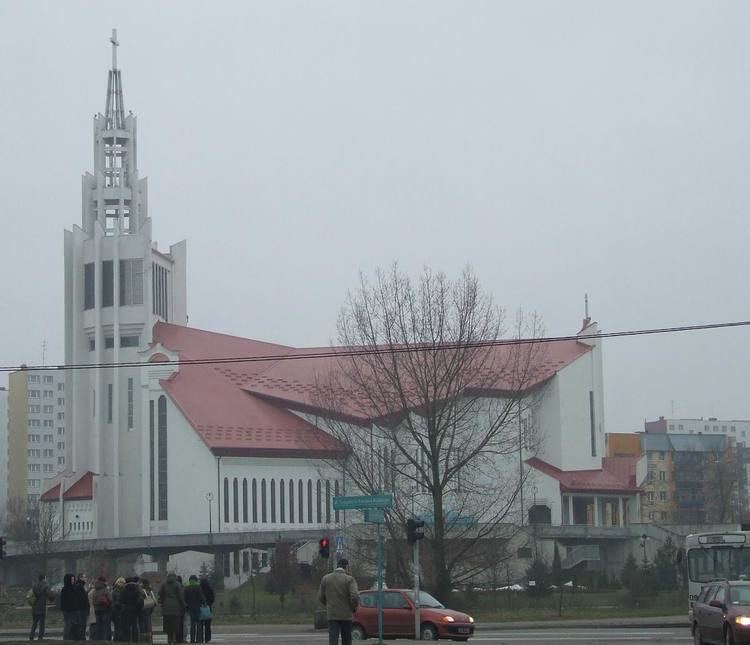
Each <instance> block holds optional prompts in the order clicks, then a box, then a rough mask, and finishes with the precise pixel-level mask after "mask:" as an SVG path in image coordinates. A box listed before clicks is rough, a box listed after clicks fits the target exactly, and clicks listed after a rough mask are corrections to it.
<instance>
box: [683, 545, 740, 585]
mask: <svg viewBox="0 0 750 645" xmlns="http://www.w3.org/2000/svg"><path fill="white" fill-rule="evenodd" d="M688 571H689V573H690V580H692V581H693V582H710V581H711V580H716V579H717V578H724V579H726V580H738V579H739V578H740V576H741V575H745V576H747V575H750V549H748V548H736V547H730V546H723V547H712V548H697V549H690V551H689V553H688Z"/></svg>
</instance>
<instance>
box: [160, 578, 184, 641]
mask: <svg viewBox="0 0 750 645" xmlns="http://www.w3.org/2000/svg"><path fill="white" fill-rule="evenodd" d="M159 605H160V606H161V615H162V619H163V621H164V622H163V628H164V631H165V632H166V634H167V643H176V642H177V628H178V626H179V621H180V620H182V617H183V616H184V615H185V598H184V596H183V590H182V585H181V584H180V583H179V582H178V580H177V576H176V575H175V574H174V572H170V573H168V574H167V579H166V580H165V581H164V582H163V583H162V584H161V587H160V588H159Z"/></svg>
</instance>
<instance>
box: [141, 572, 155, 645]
mask: <svg viewBox="0 0 750 645" xmlns="http://www.w3.org/2000/svg"><path fill="white" fill-rule="evenodd" d="M141 591H142V592H143V611H142V612H141V625H140V632H141V635H142V636H144V637H145V640H146V642H147V643H153V642H154V641H153V626H152V623H151V614H153V613H154V607H156V594H154V590H153V589H152V588H151V581H150V580H149V579H148V578H142V579H141Z"/></svg>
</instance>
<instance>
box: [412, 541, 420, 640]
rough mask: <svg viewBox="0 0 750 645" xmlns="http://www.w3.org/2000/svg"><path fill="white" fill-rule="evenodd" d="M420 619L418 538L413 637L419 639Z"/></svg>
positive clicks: (415, 545) (416, 544)
mask: <svg viewBox="0 0 750 645" xmlns="http://www.w3.org/2000/svg"><path fill="white" fill-rule="evenodd" d="M420 627H421V621H420V620H419V540H417V541H416V542H415V543H414V638H415V639H417V640H419V639H420V637H421V634H420V633H419V632H420Z"/></svg>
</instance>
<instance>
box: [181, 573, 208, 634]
mask: <svg viewBox="0 0 750 645" xmlns="http://www.w3.org/2000/svg"><path fill="white" fill-rule="evenodd" d="M204 604H206V599H205V598H204V597H203V592H202V591H201V588H200V585H199V584H198V576H194V575H193V576H190V578H189V579H188V583H187V587H185V607H187V610H188V613H189V614H190V642H191V643H202V642H203V623H202V622H201V617H200V613H201V605H204Z"/></svg>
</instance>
